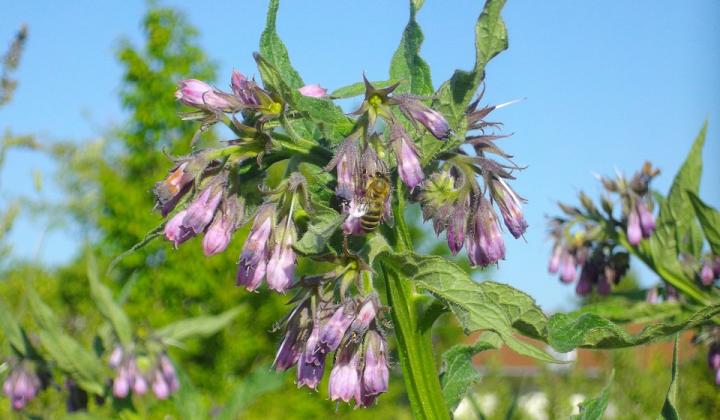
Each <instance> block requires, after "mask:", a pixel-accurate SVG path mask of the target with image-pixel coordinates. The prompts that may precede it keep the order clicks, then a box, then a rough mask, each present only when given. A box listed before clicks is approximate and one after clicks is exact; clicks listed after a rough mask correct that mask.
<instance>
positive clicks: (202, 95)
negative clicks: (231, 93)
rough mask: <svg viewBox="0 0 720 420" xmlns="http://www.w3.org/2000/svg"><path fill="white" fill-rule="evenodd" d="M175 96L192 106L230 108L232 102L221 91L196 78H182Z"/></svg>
mask: <svg viewBox="0 0 720 420" xmlns="http://www.w3.org/2000/svg"><path fill="white" fill-rule="evenodd" d="M175 98H177V100H179V101H180V102H182V103H183V104H185V105H187V106H190V107H193V108H213V109H220V110H223V109H230V108H232V104H231V103H230V101H229V100H228V98H227V95H225V94H224V93H222V92H219V91H217V90H215V89H213V87H212V86H210V85H208V84H207V83H205V82H201V81H200V80H196V79H187V80H183V81H181V82H180V83H179V84H178V90H177V91H176V92H175Z"/></svg>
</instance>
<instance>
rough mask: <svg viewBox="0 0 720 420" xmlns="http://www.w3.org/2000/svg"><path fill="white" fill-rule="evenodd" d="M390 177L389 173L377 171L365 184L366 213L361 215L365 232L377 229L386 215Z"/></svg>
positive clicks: (364, 200) (361, 223)
mask: <svg viewBox="0 0 720 420" xmlns="http://www.w3.org/2000/svg"><path fill="white" fill-rule="evenodd" d="M391 190H392V188H391V187H390V179H389V178H388V176H387V174H385V173H382V172H375V174H374V175H371V176H369V177H368V179H367V182H366V184H365V196H364V197H363V200H362V201H363V202H362V204H363V207H364V210H365V211H364V213H363V215H362V216H361V217H360V225H361V226H362V229H363V231H365V233H369V232H372V231H374V230H375V229H377V227H378V226H379V225H380V221H382V219H383V217H385V203H386V202H387V199H388V196H389V195H390V192H391Z"/></svg>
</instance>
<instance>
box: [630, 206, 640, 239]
mask: <svg viewBox="0 0 720 420" xmlns="http://www.w3.org/2000/svg"><path fill="white" fill-rule="evenodd" d="M627 239H628V242H629V243H630V245H632V246H635V245H637V244H639V243H640V240H641V239H642V229H641V228H640V216H638V213H637V210H635V209H631V210H630V214H628V217H627Z"/></svg>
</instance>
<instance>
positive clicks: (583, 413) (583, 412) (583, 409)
mask: <svg viewBox="0 0 720 420" xmlns="http://www.w3.org/2000/svg"><path fill="white" fill-rule="evenodd" d="M614 376H615V371H613V372H612V373H610V378H609V379H608V382H607V385H605V387H604V388H603V390H602V391H601V392H600V395H598V396H597V397H595V398H590V399H588V400H585V401H583V402H582V403H580V415H578V416H576V417H575V418H576V419H577V420H600V419H602V418H603V417H604V416H605V409H607V406H608V400H609V399H610V387H611V386H612V382H613V377H614Z"/></svg>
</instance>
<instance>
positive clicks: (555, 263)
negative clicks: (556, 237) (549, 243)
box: [548, 244, 563, 274]
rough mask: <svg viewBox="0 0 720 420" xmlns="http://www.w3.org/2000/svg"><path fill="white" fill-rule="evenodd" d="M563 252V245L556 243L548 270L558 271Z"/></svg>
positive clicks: (553, 272) (551, 271)
mask: <svg viewBox="0 0 720 420" xmlns="http://www.w3.org/2000/svg"><path fill="white" fill-rule="evenodd" d="M562 252H563V251H562V247H561V246H560V245H559V244H555V246H554V247H553V252H552V255H551V256H550V262H549V263H548V271H549V272H550V273H552V274H555V273H557V272H558V269H559V268H560V257H561V255H562Z"/></svg>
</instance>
